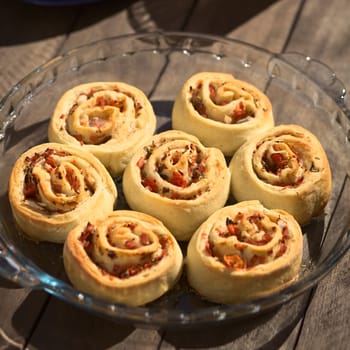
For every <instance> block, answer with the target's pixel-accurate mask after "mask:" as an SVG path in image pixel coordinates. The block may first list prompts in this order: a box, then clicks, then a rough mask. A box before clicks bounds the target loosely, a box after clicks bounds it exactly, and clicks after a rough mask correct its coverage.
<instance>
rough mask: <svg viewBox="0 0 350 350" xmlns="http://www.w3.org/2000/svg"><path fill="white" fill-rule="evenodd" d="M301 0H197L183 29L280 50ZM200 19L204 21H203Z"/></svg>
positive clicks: (276, 50) (271, 49)
mask: <svg viewBox="0 0 350 350" xmlns="http://www.w3.org/2000/svg"><path fill="white" fill-rule="evenodd" d="M301 3H302V0H297V1H289V0H282V1H274V0H264V1H259V2H257V1H254V0H248V1H244V3H240V4H239V6H237V3H236V2H234V1H225V0H219V1H211V0H200V1H199V2H198V6H197V7H196V8H195V9H194V11H193V13H192V15H191V17H190V19H189V21H188V24H187V25H186V27H185V29H186V30H187V31H196V32H197V31H199V32H204V33H210V34H216V35H224V36H227V37H230V38H235V39H239V40H243V41H246V42H249V43H251V44H254V45H256V46H260V47H264V48H266V49H268V50H270V51H272V52H280V51H281V49H282V48H283V46H284V43H285V41H286V39H287V37H288V35H289V30H290V28H291V26H292V23H293V20H294V17H295V15H296V14H297V12H298V10H299V7H300V6H301ZM203 19H204V20H203Z"/></svg>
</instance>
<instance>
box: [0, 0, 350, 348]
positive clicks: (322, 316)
mask: <svg viewBox="0 0 350 350" xmlns="http://www.w3.org/2000/svg"><path fill="white" fill-rule="evenodd" d="M349 18H350V6H349V3H348V1H347V0H333V1H331V2H326V1H320V0H281V1H274V0H255V1H254V0H245V1H242V2H241V3H240V4H239V5H238V2H237V1H229V0H227V1H225V0H215V1H210V0H187V1H176V0H175V1H172V2H170V1H162V0H139V1H130V0H118V1H117V0H114V1H113V0H111V1H101V2H98V3H95V4H90V5H84V6H73V7H54V8H50V7H41V6H34V5H30V4H26V3H23V2H21V1H19V0H12V1H7V2H6V5H5V4H2V10H1V12H0V23H1V25H0V28H1V30H0V67H1V69H0V72H1V73H0V74H1V75H0V76H1V79H0V96H4V95H5V93H6V92H7V91H8V90H9V89H10V87H11V86H12V85H14V84H15V83H16V82H17V81H19V80H20V79H21V78H22V77H24V76H25V75H26V74H28V73H29V72H30V71H32V70H33V69H34V68H36V67H37V66H38V65H40V64H42V63H43V62H45V61H47V60H49V59H50V58H52V57H54V56H56V55H58V54H60V53H62V52H64V51H66V50H68V49H70V48H73V47H75V46H78V45H81V44H83V43H87V42H91V41H95V40H97V39H102V38H104V37H107V36H113V35H120V34H125V33H133V32H138V31H150V30H154V29H157V28H161V29H164V30H181V31H193V32H203V33H211V34H217V35H222V36H227V37H229V38H238V39H241V40H244V41H247V42H250V43H252V44H255V45H258V46H262V47H264V48H266V49H268V50H271V51H273V52H277V53H279V52H286V51H298V52H302V53H304V54H306V55H309V56H311V57H316V58H318V59H320V60H321V61H323V62H325V63H327V64H328V65H330V66H331V67H332V68H333V69H334V71H335V72H336V74H337V75H338V77H340V79H341V80H342V81H343V82H344V84H345V86H346V87H347V88H350V69H349V63H348V62H349V57H350V45H349V43H350V21H349ZM349 267H350V252H349V253H348V254H347V255H346V256H345V257H344V258H343V259H342V260H341V261H340V263H339V264H338V265H337V266H336V268H335V269H334V270H332V272H331V273H330V274H328V276H327V277H326V278H325V279H323V280H322V281H321V283H319V285H318V286H317V288H315V289H314V290H312V291H311V292H308V293H305V294H304V295H302V296H301V297H299V298H298V299H296V300H294V301H293V302H291V303H289V304H287V305H285V306H283V307H282V308H281V309H279V310H277V311H275V312H272V313H269V314H267V315H264V316H263V317H258V318H256V319H254V320H248V321H242V322H240V323H239V324H238V323H228V324H224V325H221V326H220V327H210V328H209V327H208V328H198V329H192V330H152V329H142V328H134V327H132V326H129V325H127V324H120V323H116V322H111V321H108V320H106V319H103V318H100V317H97V316H94V315H92V314H89V313H87V312H84V311H82V310H80V309H78V308H76V307H73V306H71V305H68V304H66V303H64V302H62V301H60V300H58V299H57V298H55V297H52V296H50V295H48V294H46V293H45V292H37V291H36V292H33V291H30V290H27V289H23V288H20V287H18V286H14V285H13V284H12V283H9V282H7V281H5V280H4V279H0V300H1V302H0V349H19V348H25V349H67V350H68V349H142V350H145V349H277V348H282V349H294V348H296V349H349V342H350V331H349V326H348V324H349V322H350V297H349V288H350V274H349Z"/></svg>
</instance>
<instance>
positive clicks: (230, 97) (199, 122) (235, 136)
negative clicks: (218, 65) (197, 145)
mask: <svg viewBox="0 0 350 350" xmlns="http://www.w3.org/2000/svg"><path fill="white" fill-rule="evenodd" d="M172 125H173V129H178V130H183V131H185V132H188V133H190V134H192V135H195V136H197V137H198V138H199V140H200V141H201V142H202V143H203V144H204V145H205V146H207V147H216V148H219V149H220V150H221V151H222V152H223V153H224V155H225V156H232V155H233V154H234V152H235V151H236V150H237V149H238V147H239V146H240V145H242V144H243V143H244V142H245V141H246V140H247V139H248V138H249V137H251V136H253V135H256V134H258V133H260V132H262V131H265V130H267V129H269V128H271V127H273V126H274V117H273V114H272V107H271V103H270V100H269V99H268V97H267V96H266V95H265V94H263V93H262V92H261V91H260V90H259V89H258V88H256V87H255V86H253V85H251V84H249V83H247V82H245V81H242V80H238V79H235V78H234V77H233V76H232V75H231V74H226V73H218V72H215V73H214V72H202V73H197V74H195V75H193V76H192V77H190V78H189V79H188V80H187V81H186V83H185V84H184V85H183V87H182V89H181V91H180V93H179V94H178V96H177V98H176V100H175V103H174V107H173V112H172Z"/></svg>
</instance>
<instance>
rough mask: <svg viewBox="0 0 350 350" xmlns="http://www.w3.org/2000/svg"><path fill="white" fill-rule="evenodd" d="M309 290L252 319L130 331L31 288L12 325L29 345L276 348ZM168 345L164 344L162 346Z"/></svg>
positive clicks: (297, 320) (294, 327)
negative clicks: (197, 325)
mask: <svg viewBox="0 0 350 350" xmlns="http://www.w3.org/2000/svg"><path fill="white" fill-rule="evenodd" d="M309 297H310V294H309V293H305V294H304V295H302V296H301V297H299V298H297V299H295V300H294V301H293V302H291V303H289V304H286V305H284V306H283V307H281V308H279V309H275V310H273V311H270V312H268V313H265V314H263V315H260V316H256V317H254V318H248V319H242V320H240V321H234V322H232V321H229V322H226V323H218V324H210V325H204V326H203V327H202V326H201V327H185V328H178V329H177V328H174V329H165V330H156V329H154V330H150V329H142V328H140V329H136V328H134V327H133V326H131V325H128V324H127V323H124V322H114V321H111V320H107V319H105V318H102V317H98V316H95V315H94V314H90V313H88V312H86V311H84V310H81V309H80V308H78V307H73V306H72V305H70V304H68V303H65V302H63V301H61V300H59V299H57V298H55V297H52V296H49V295H47V294H46V293H44V292H41V291H40V292H31V293H30V294H29V295H28V297H27V298H26V299H25V300H24V301H23V302H22V304H21V305H20V306H19V308H18V309H17V310H16V312H15V314H14V316H13V319H12V324H13V327H14V328H15V329H16V331H17V332H18V333H19V334H20V335H22V336H23V338H24V339H28V344H30V346H32V347H33V348H35V349H47V348H48V346H49V348H50V350H55V349H57V350H58V349H66V350H69V349H92V348H93V349H105V348H109V347H112V346H115V345H117V344H118V343H122V342H123V346H124V347H125V348H126V349H134V350H136V349H145V348H163V347H164V348H166V347H167V346H168V347H169V346H170V348H172V347H174V348H175V349H186V348H191V349H205V348H211V347H218V346H222V345H225V344H229V343H233V342H234V344H235V346H236V345H237V347H238V348H242V347H244V348H249V349H258V348H259V349H269V350H270V349H278V348H280V346H281V345H282V344H286V343H287V342H288V340H289V338H290V342H292V343H293V342H294V340H295V338H294V337H291V334H293V332H295V333H294V334H295V337H296V336H297V333H298V328H299V327H298V325H299V326H300V324H301V321H302V319H303V316H304V312H305V308H306V305H307V304H308V301H309ZM29 315H30V316H29ZM166 344H168V345H166Z"/></svg>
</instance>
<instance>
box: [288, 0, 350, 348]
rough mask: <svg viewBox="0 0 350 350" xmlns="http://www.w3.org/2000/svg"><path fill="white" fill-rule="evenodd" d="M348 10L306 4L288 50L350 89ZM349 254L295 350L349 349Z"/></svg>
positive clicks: (343, 4) (341, 4)
mask: <svg viewBox="0 0 350 350" xmlns="http://www.w3.org/2000/svg"><path fill="white" fill-rule="evenodd" d="M349 15H350V9H349V6H348V3H347V1H346V0H337V1H334V2H332V3H329V4H323V5H322V6H320V2H319V1H317V0H308V1H306V2H305V5H304V8H303V11H302V12H301V15H300V18H299V20H298V22H297V23H296V27H295V30H294V31H293V33H292V35H291V37H290V41H289V43H288V45H287V46H286V50H287V51H299V52H303V53H305V54H307V55H309V56H311V57H313V58H317V59H319V60H321V61H322V62H324V63H326V64H328V65H329V66H330V67H331V68H332V69H333V70H334V71H335V72H336V74H337V75H338V77H339V78H340V79H341V80H342V81H343V82H344V84H345V86H346V88H347V90H348V89H349V87H350V73H349V69H348V64H347V60H346V59H345V57H348V56H349V54H350V48H349V45H347V43H348V42H349V40H350V31H349V23H348V21H347V19H348V18H349ZM349 270H350V254H349V253H348V254H347V255H346V256H345V257H344V258H343V259H342V260H341V262H340V264H338V265H337V266H336V267H335V269H334V270H333V271H332V272H331V274H329V275H328V276H326V278H325V279H324V280H323V281H321V283H319V285H318V287H317V289H316V290H315V293H314V295H313V299H312V302H311V304H310V306H309V308H308V310H307V314H306V317H305V320H304V324H303V328H302V331H301V334H300V337H299V339H298V343H297V349H308V348H317V349H330V348H332V349H348V347H349V345H348V343H349V331H348V326H347V325H348V324H349V323H350V304H349V300H350V298H349V287H350V276H349V273H348V271H349Z"/></svg>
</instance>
